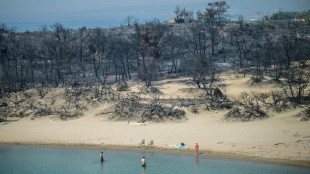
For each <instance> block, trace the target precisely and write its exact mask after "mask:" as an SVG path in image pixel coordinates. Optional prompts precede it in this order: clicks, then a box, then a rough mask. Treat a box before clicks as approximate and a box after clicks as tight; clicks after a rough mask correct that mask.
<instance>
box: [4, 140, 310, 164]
mask: <svg viewBox="0 0 310 174" xmlns="http://www.w3.org/2000/svg"><path fill="white" fill-rule="evenodd" d="M0 146H33V147H50V148H77V149H104V150H116V151H145V152H158V153H167V154H180V155H189V156H195V155H194V149H190V148H186V149H176V148H165V147H156V146H155V147H148V146H143V147H139V146H131V145H111V144H106V145H99V144H81V143H31V142H14V143H12V142H0ZM199 156H202V157H211V158H222V159H230V160H240V161H250V162H258V163H271V164H278V165H288V166H295V167H304V168H310V161H305V160H289V159H277V158H264V157H259V156H250V155H243V154H237V153H228V152H219V151H210V150H200V151H199Z"/></svg>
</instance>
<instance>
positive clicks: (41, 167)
mask: <svg viewBox="0 0 310 174" xmlns="http://www.w3.org/2000/svg"><path fill="white" fill-rule="evenodd" d="M101 151H104V154H103V156H104V162H100V160H99V156H100V152H101ZM143 156H145V158H146V162H147V165H146V167H145V168H144V167H142V166H141V158H142V157H143ZM0 173H1V174H20V173H23V174H43V173H44V174H55V173H57V174H82V173H83V174H86V173H90V174H97V173H98V174H99V173H100V174H102V173H105V174H139V173H141V174H200V173H201V174H309V173H310V168H302V167H294V166H287V165H277V164H269V163H259V162H249V161H240V160H230V159H221V158H213V157H212V158H211V157H199V158H196V157H195V156H191V155H181V154H168V153H159V152H142V151H117V150H109V149H105V150H103V149H80V148H72V147H70V148H66V147H35V146H0Z"/></svg>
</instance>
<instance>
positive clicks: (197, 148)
mask: <svg viewBox="0 0 310 174" xmlns="http://www.w3.org/2000/svg"><path fill="white" fill-rule="evenodd" d="M198 150H199V146H198V144H197V143H195V152H196V156H198Z"/></svg>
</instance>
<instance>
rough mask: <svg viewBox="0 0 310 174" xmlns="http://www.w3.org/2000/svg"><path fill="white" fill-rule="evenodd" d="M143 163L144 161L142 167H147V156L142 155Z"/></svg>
mask: <svg viewBox="0 0 310 174" xmlns="http://www.w3.org/2000/svg"><path fill="white" fill-rule="evenodd" d="M141 163H142V167H146V159H145V157H142V159H141Z"/></svg>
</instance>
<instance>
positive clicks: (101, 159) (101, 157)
mask: <svg viewBox="0 0 310 174" xmlns="http://www.w3.org/2000/svg"><path fill="white" fill-rule="evenodd" d="M100 161H101V162H103V152H101V153H100Z"/></svg>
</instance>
